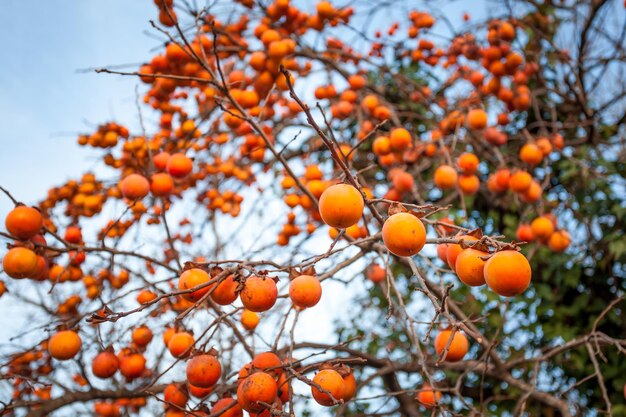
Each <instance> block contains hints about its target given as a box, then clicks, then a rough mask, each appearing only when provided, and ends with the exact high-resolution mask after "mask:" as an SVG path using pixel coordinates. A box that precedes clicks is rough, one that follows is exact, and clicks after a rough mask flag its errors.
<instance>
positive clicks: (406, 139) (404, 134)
mask: <svg viewBox="0 0 626 417" xmlns="http://www.w3.org/2000/svg"><path fill="white" fill-rule="evenodd" d="M389 144H390V146H391V150H392V151H394V152H401V151H404V150H406V149H408V148H409V147H411V134H410V133H409V131H408V130H406V129H405V128H403V127H397V128H395V129H393V130H392V131H391V133H390V134H389Z"/></svg>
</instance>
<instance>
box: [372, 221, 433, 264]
mask: <svg viewBox="0 0 626 417" xmlns="http://www.w3.org/2000/svg"><path fill="white" fill-rule="evenodd" d="M382 234H383V242H384V243H385V246H386V247H387V249H389V251H390V252H391V253H393V254H394V255H397V256H413V255H415V254H416V253H418V252H419V251H420V250H422V248H423V247H424V244H425V243H426V228H425V227H424V224H423V223H422V221H421V220H420V219H418V218H417V217H415V216H414V215H412V214H410V213H396V214H394V215H392V216H390V217H389V218H387V220H385V223H384V224H383V233H382Z"/></svg>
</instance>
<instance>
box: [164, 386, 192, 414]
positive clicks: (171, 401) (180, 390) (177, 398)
mask: <svg viewBox="0 0 626 417" xmlns="http://www.w3.org/2000/svg"><path fill="white" fill-rule="evenodd" d="M163 400H164V401H165V403H166V404H168V405H173V406H175V407H179V408H184V407H185V405H187V401H188V400H189V396H188V395H187V390H186V389H184V387H183V386H181V385H179V384H169V385H168V386H167V387H165V389H164V390H163Z"/></svg>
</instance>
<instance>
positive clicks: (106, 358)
mask: <svg viewBox="0 0 626 417" xmlns="http://www.w3.org/2000/svg"><path fill="white" fill-rule="evenodd" d="M119 367H120V361H119V359H118V358H117V356H115V353H113V352H100V353H98V354H97V355H96V357H95V358H93V362H92V363H91V372H93V374H94V375H95V376H97V377H98V378H102V379H105V378H110V377H112V376H113V375H115V373H116V372H117V370H118V369H119Z"/></svg>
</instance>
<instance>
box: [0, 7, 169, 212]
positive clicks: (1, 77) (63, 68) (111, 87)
mask: <svg viewBox="0 0 626 417" xmlns="http://www.w3.org/2000/svg"><path fill="white" fill-rule="evenodd" d="M155 11H156V8H155V7H154V5H153V4H152V2H151V1H143V0H142V1H128V0H107V1H106V2H93V1H89V2H87V1H71V0H61V1H53V2H48V1H38V0H3V1H2V4H1V5H0V39H3V40H4V42H3V56H4V59H3V60H2V65H0V90H1V91H2V93H1V94H0V126H1V131H2V133H1V134H0V143H1V145H2V146H1V147H0V149H2V151H0V166H2V169H0V185H2V186H4V187H7V188H9V189H10V190H11V191H12V192H13V193H14V195H15V197H16V198H18V199H19V200H23V201H24V202H26V203H35V202H36V201H37V200H39V199H41V198H42V197H43V196H45V193H46V190H47V189H48V188H49V187H50V186H51V185H56V184H60V183H62V182H63V181H64V180H66V179H68V178H69V177H70V176H77V175H79V174H80V173H81V172H83V171H85V170H86V169H88V168H90V167H91V166H92V165H93V161H94V159H93V158H92V157H90V155H93V153H91V152H90V151H89V150H85V149H81V148H79V147H78V146H77V144H76V133H78V132H79V131H82V132H86V131H89V130H90V129H89V125H88V124H87V122H88V123H94V124H97V123H101V122H103V121H107V120H108V119H111V118H112V117H113V116H114V117H115V118H116V119H117V120H119V121H122V122H127V123H131V124H132V123H135V120H136V112H135V111H134V88H135V85H136V84H137V80H135V79H133V78H130V77H128V78H126V77H118V76H112V75H105V74H95V73H77V70H79V69H82V68H88V67H98V66H106V65H114V64H127V63H138V62H141V61H143V60H146V59H148V58H149V56H150V50H151V49H152V48H154V47H156V46H158V45H159V42H158V41H157V40H155V39H153V38H150V37H149V36H147V35H146V34H145V33H144V31H147V30H149V29H150V24H149V22H148V19H150V18H155V16H156V13H155ZM9 208H10V205H9V204H8V200H7V199H6V198H4V197H2V198H0V217H2V218H4V215H5V214H6V211H7V210H8V209H9Z"/></svg>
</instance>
